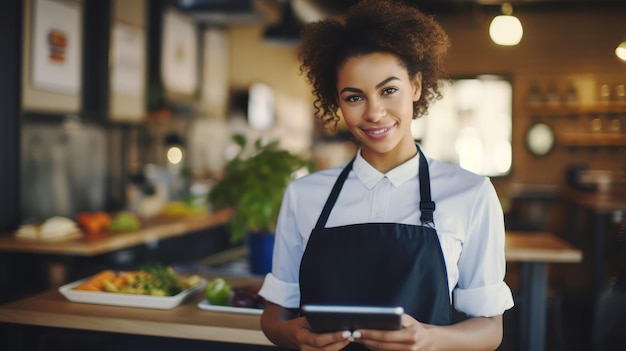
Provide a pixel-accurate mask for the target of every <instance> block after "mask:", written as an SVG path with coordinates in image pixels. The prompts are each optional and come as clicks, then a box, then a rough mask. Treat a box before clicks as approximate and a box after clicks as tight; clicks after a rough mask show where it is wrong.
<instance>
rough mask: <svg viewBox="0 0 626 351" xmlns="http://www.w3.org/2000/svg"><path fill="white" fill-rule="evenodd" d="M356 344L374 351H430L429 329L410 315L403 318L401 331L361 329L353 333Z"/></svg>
mask: <svg viewBox="0 0 626 351" xmlns="http://www.w3.org/2000/svg"><path fill="white" fill-rule="evenodd" d="M352 336H353V338H354V342H357V343H359V344H362V345H363V346H365V347H367V348H369V349H371V350H373V351H388V350H429V349H430V348H429V342H428V340H429V339H428V329H427V328H426V327H425V325H424V324H422V323H420V322H418V321H417V320H415V319H414V318H413V317H411V316H409V315H408V314H404V315H403V316H402V329H400V330H370V329H361V330H357V331H355V332H354V333H352Z"/></svg>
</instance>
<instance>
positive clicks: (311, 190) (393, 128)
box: [260, 0, 513, 350]
mask: <svg viewBox="0 0 626 351" xmlns="http://www.w3.org/2000/svg"><path fill="white" fill-rule="evenodd" d="M399 3H400V2H398V1H380V0H378V1H368V0H366V1H361V2H359V3H358V4H356V5H355V6H353V7H352V8H350V9H349V11H348V13H347V14H346V17H345V19H344V21H341V22H340V21H337V20H323V21H321V22H317V23H312V24H309V25H307V26H306V27H305V30H304V32H303V40H304V42H303V46H302V48H301V59H302V61H303V64H302V70H303V72H306V75H307V78H308V80H309V81H310V83H311V84H312V86H313V89H314V94H315V96H316V98H317V100H316V102H315V108H316V112H317V116H318V117H319V118H320V119H321V120H322V121H323V123H325V124H331V125H332V124H335V123H336V122H337V121H338V120H339V118H340V117H339V111H340V113H341V115H342V118H343V119H344V122H345V124H346V125H347V127H348V129H349V130H350V132H351V133H352V134H353V136H354V137H355V139H356V140H357V141H358V144H359V150H358V152H357V155H356V156H355V158H354V159H353V160H352V161H351V162H350V163H348V164H347V165H346V166H344V167H338V168H333V169H327V170H323V171H319V172H316V173H313V174H311V175H308V176H306V177H303V178H300V179H298V180H296V181H294V182H292V184H290V186H289V187H288V189H287V191H286V192H285V195H284V200H283V206H282V208H281V213H280V218H279V224H278V228H277V230H276V235H277V236H276V245H275V251H274V261H273V270H272V273H270V274H268V275H267V276H266V278H265V282H264V284H263V287H262V289H261V291H260V294H261V295H262V296H263V297H264V298H265V299H266V306H265V310H264V312H263V315H262V318H261V326H262V328H263V331H264V332H265V335H266V336H267V337H268V338H269V339H270V340H271V341H272V342H274V343H275V344H276V345H278V346H281V347H286V348H294V349H300V350H340V349H343V348H346V347H347V348H348V349H353V348H354V349H371V350H494V349H496V348H497V347H498V345H499V344H500V343H501V340H502V314H503V313H504V311H505V310H507V309H509V308H511V307H512V306H513V300H512V296H511V291H510V289H509V287H508V286H507V285H506V284H505V283H504V274H505V259H504V220H503V214H502V209H501V206H500V203H499V201H498V197H497V195H496V192H495V190H494V187H493V186H492V184H491V182H490V181H489V179H488V178H486V177H482V176H479V175H476V174H473V173H470V172H468V171H465V170H463V169H461V168H459V167H457V166H453V165H450V164H446V163H443V162H439V161H437V160H434V159H430V158H427V157H426V155H424V153H423V152H422V150H421V149H420V148H419V146H418V145H417V144H416V143H415V141H414V140H413V137H412V135H411V128H410V126H411V121H412V120H413V119H414V118H418V117H420V116H422V115H424V114H426V112H427V109H428V106H429V105H430V104H431V103H432V102H434V100H436V99H437V98H440V97H441V91H440V86H439V84H438V83H439V80H440V79H441V78H442V77H443V74H444V69H443V67H442V63H443V60H444V57H445V54H446V51H447V49H448V46H449V42H448V38H447V36H446V34H445V32H444V31H443V30H442V29H441V27H440V26H439V25H438V24H437V23H436V22H435V21H434V20H433V19H432V18H431V17H430V16H427V15H425V14H423V13H421V12H420V11H418V10H417V9H415V8H413V7H408V6H403V5H400V4H399ZM308 303H316V304H344V305H378V306H380V305H400V306H402V307H403V308H404V311H405V314H404V315H403V316H402V329H400V330H396V331H383V330H357V331H354V332H353V333H351V332H349V331H337V332H332V333H321V334H318V333H314V332H312V331H311V328H310V325H309V323H308V322H307V320H306V318H305V317H302V316H300V311H299V308H300V307H301V306H302V305H304V304H308ZM453 309H455V310H457V311H459V312H462V313H463V314H465V315H466V317H467V318H464V319H463V320H462V321H457V320H453V318H452V313H451V312H452V311H453Z"/></svg>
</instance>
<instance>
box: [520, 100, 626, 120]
mask: <svg viewBox="0 0 626 351" xmlns="http://www.w3.org/2000/svg"><path fill="white" fill-rule="evenodd" d="M526 110H527V111H528V113H529V114H531V115H539V116H544V117H547V116H551V115H552V116H574V115H593V114H622V113H624V114H626V101H624V102H621V101H620V102H606V103H601V102H600V103H597V104H592V105H579V104H569V103H561V104H558V105H551V104H549V103H541V104H536V105H533V104H528V105H526Z"/></svg>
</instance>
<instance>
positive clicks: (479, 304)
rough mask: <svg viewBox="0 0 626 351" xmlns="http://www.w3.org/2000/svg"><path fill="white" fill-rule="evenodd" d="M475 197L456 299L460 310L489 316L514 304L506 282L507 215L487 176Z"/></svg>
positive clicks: (455, 293) (460, 267)
mask: <svg viewBox="0 0 626 351" xmlns="http://www.w3.org/2000/svg"><path fill="white" fill-rule="evenodd" d="M475 199H476V200H475V201H474V205H473V215H472V217H471V224H470V230H469V231H468V234H467V236H466V238H465V241H464V242H463V249H462V251H461V256H460V257H459V263H458V267H459V281H458V284H457V286H456V288H455V289H454V292H453V301H454V306H455V308H456V309H457V310H458V311H461V312H464V313H466V314H467V315H468V316H470V317H477V316H483V317H489V316H495V315H500V314H502V313H504V311H506V310H508V309H510V308H511V307H513V296H512V293H511V289H510V288H509V287H508V285H507V284H506V283H505V282H504V275H505V272H506V260H505V257H504V240H505V235H504V233H505V231H504V216H503V213H502V207H501V205H500V201H499V200H498V197H497V194H496V191H495V189H494V188H493V185H492V183H491V181H489V180H488V179H487V178H486V179H485V181H484V182H483V184H482V186H481V189H480V191H479V192H478V194H477V196H476V197H475Z"/></svg>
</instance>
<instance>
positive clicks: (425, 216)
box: [417, 145, 435, 227]
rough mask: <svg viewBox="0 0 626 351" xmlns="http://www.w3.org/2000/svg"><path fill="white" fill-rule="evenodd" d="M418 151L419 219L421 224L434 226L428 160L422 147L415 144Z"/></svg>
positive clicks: (433, 205)
mask: <svg viewBox="0 0 626 351" xmlns="http://www.w3.org/2000/svg"><path fill="white" fill-rule="evenodd" d="M417 148H418V149H419V152H420V159H419V181H420V212H421V215H420V221H422V225H428V226H431V227H434V226H435V220H434V219H433V212H435V203H434V202H433V201H432V199H431V197H430V172H429V170H428V161H426V157H425V156H424V152H423V151H422V149H421V148H420V147H419V145H418V146H417Z"/></svg>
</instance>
